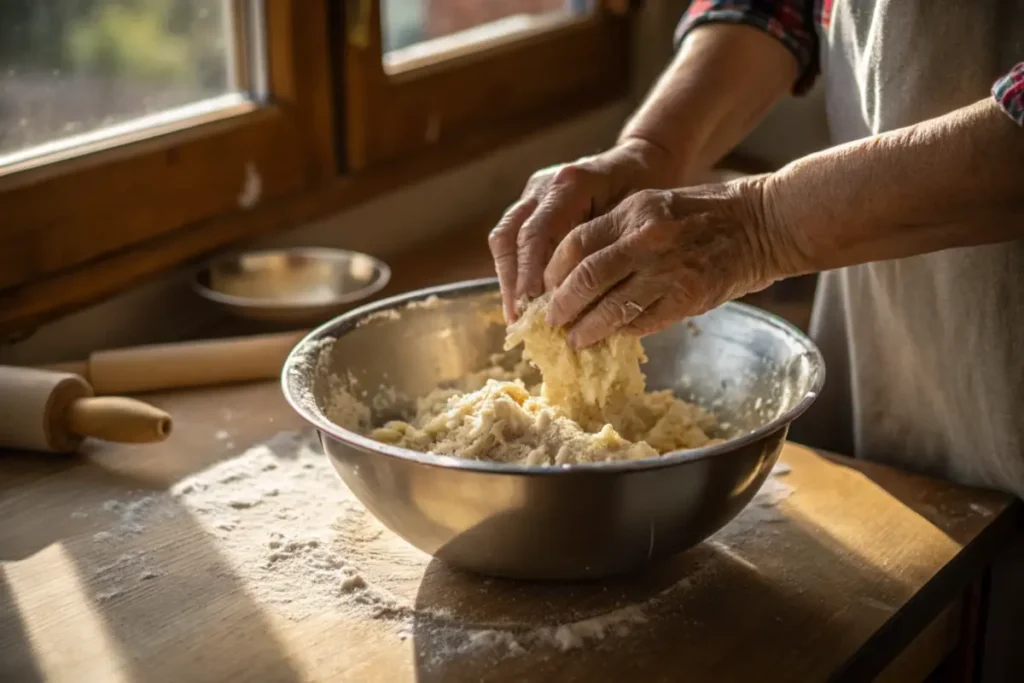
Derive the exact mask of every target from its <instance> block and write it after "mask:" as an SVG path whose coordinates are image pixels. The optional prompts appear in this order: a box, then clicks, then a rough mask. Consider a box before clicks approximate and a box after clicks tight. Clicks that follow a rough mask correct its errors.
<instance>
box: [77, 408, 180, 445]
mask: <svg viewBox="0 0 1024 683" xmlns="http://www.w3.org/2000/svg"><path fill="white" fill-rule="evenodd" d="M67 426H68V429H69V430H70V431H71V432H72V433H74V434H77V435H79V436H91V437H94V438H96V439H103V440H105V441H117V442H120V443H154V442H157V441H163V440H164V439H166V438H167V437H168V436H169V435H170V433H171V428H172V422H171V416H170V415H168V414H167V413H166V412H164V411H162V410H160V409H159V408H156V407H154V406H151V405H149V404H148V403H143V402H142V401H137V400H135V399H133V398H124V397H120V396H94V397H90V398H80V399H78V400H77V401H74V402H73V403H72V404H71V406H70V407H69V408H68V412H67Z"/></svg>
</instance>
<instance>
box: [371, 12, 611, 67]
mask: <svg viewBox="0 0 1024 683" xmlns="http://www.w3.org/2000/svg"><path fill="white" fill-rule="evenodd" d="M382 3H383V4H382V8H381V12H382V21H381V23H382V24H383V27H382V28H383V32H384V36H383V38H384V52H385V54H384V62H385V64H389V65H393V64H394V63H397V62H400V61H403V60H404V59H413V58H416V57H419V56H421V55H422V54H423V53H424V52H427V51H429V52H433V53H436V52H441V51H444V50H445V49H446V48H448V47H451V48H458V47H461V46H462V45H465V44H466V43H467V42H476V43H480V42H486V41H488V40H491V39H494V38H496V37H500V36H502V35H508V34H515V33H519V32H523V31H529V30H531V29H533V28H536V27H538V26H542V25H547V24H550V23H551V22H552V21H553V20H557V19H558V18H566V19H568V18H571V17H573V16H576V15H583V14H586V13H587V12H588V11H589V10H590V7H591V4H592V0H382ZM446 37H450V40H447V41H445V40H440V39H444V38H446ZM429 42H434V43H436V44H435V45H432V46H429V50H428V46H426V45H422V46H421V47H420V49H416V47H417V46H420V45H421V44H423V43H429Z"/></svg>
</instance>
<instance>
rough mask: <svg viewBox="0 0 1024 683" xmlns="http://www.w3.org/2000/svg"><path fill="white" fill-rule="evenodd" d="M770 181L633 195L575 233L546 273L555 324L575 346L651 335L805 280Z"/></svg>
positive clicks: (550, 317)
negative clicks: (788, 280)
mask: <svg viewBox="0 0 1024 683" xmlns="http://www.w3.org/2000/svg"><path fill="white" fill-rule="evenodd" d="M769 179H770V176H762V177H757V178H749V179H743V180H739V181H733V182H730V183H723V184H716V185H703V186H698V187H691V188H686V189H681V190H650V191H643V192H638V193H636V194H634V195H632V196H631V197H629V198H628V199H626V200H625V201H623V202H622V203H621V204H619V205H618V206H617V207H616V208H615V209H613V210H612V211H610V212H609V213H607V214H606V215H604V216H601V217H598V218H596V219H594V220H592V221H590V222H588V223H585V224H583V225H580V226H579V227H577V228H576V229H574V230H573V231H572V232H570V233H569V235H568V236H567V237H566V238H565V239H564V240H563V241H562V242H561V243H560V244H559V245H558V248H557V249H556V250H555V253H554V255H553V257H552V258H551V261H550V263H549V264H548V266H547V269H546V271H545V273H544V279H545V284H546V285H547V287H548V288H549V289H555V292H554V294H553V295H552V300H551V304H550V308H549V312H548V322H550V323H551V324H553V325H571V330H570V335H569V339H570V342H571V343H572V344H574V345H575V346H577V347H585V346H589V345H591V344H594V343H596V342H598V341H600V340H601V339H603V338H604V337H606V336H607V335H609V334H611V333H612V332H613V331H615V330H617V329H619V328H623V327H625V328H626V329H628V330H629V331H631V332H633V333H635V334H638V335H643V334H650V333H652V332H657V331H658V330H661V329H663V328H665V327H667V326H668V325H670V324H672V323H673V322H676V321H678V320H680V319H682V318H684V317H688V316H693V315H699V314H701V313H704V312H705V311H708V310H710V309H712V308H714V307H715V306H718V305H719V304H721V303H723V302H725V301H728V300H730V299H734V298H737V297H740V296H743V295H744V294H747V293H749V292H754V291H757V290H760V289H763V288H765V287H767V286H768V285H770V284H771V283H772V282H774V281H775V280H777V279H780V278H783V277H786V276H789V275H795V274H798V273H801V272H804V269H805V265H804V264H805V261H806V259H805V258H804V256H803V255H802V249H801V248H800V246H799V245H798V242H799V240H798V239H797V238H796V237H795V236H793V235H790V234H787V231H786V230H785V229H784V228H783V227H782V221H780V220H779V219H778V217H777V216H775V215H773V214H774V213H775V210H774V209H773V207H772V204H773V202H772V199H771V196H770V195H771V192H770V190H769V189H768V185H769Z"/></svg>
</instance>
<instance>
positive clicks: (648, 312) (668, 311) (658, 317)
mask: <svg viewBox="0 0 1024 683" xmlns="http://www.w3.org/2000/svg"><path fill="white" fill-rule="evenodd" d="M680 319H681V316H680V315H679V313H678V311H677V310H676V307H675V305H674V304H673V302H672V300H671V299H669V298H668V297H662V298H660V299H658V300H657V301H655V302H654V303H653V304H651V305H650V306H648V307H647V308H645V309H644V312H643V313H641V314H640V315H638V316H636V317H635V318H633V320H631V321H630V322H629V324H627V325H626V327H625V330H626V331H627V332H629V333H630V334H634V335H636V336H638V337H645V336H647V335H649V334H654V333H655V332H661V331H662V330H664V329H665V328H666V327H668V326H669V325H671V324H673V323H675V322H678V321H679V320H680Z"/></svg>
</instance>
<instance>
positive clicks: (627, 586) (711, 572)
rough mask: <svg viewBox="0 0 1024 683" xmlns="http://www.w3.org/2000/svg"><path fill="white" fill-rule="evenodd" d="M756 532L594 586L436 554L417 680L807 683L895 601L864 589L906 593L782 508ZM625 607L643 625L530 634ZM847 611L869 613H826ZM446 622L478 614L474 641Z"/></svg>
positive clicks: (876, 665) (420, 608) (418, 643)
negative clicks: (541, 580) (537, 578)
mask: <svg viewBox="0 0 1024 683" xmlns="http://www.w3.org/2000/svg"><path fill="white" fill-rule="evenodd" d="M782 527H787V528H785V529H783V528H782ZM752 533H754V534H762V535H767V540H766V538H765V537H763V536H762V537H761V538H760V539H759V540H758V544H757V546H758V548H760V549H761V550H758V551H757V552H756V553H755V552H748V551H751V548H752V547H753V545H754V544H752V543H751V542H750V539H749V538H748V539H747V540H746V541H743V540H739V539H736V540H735V542H732V541H722V540H718V538H719V537H715V538H713V539H712V540H711V541H709V542H705V543H702V544H701V545H699V546H697V547H695V548H692V549H691V550H689V551H687V552H685V553H683V554H681V555H678V556H676V557H675V558H672V559H670V560H667V561H665V562H663V563H661V564H660V565H658V566H655V567H653V568H652V569H651V570H649V571H647V572H646V573H643V574H640V575H636V576H631V577H624V578H619V579H615V580H610V581H598V582H592V583H575V584H530V583H522V582H514V581H503V580H499V579H487V578H483V577H479V576H475V575H470V574H465V573H462V572H458V571H455V570H452V569H450V568H448V567H447V566H446V565H444V564H443V563H442V562H440V561H438V560H434V561H433V562H431V564H430V565H429V566H428V568H427V571H426V572H425V574H424V577H423V580H422V582H421V584H420V589H419V592H418V595H417V600H416V608H417V609H416V613H417V615H418V616H417V617H416V621H415V625H414V632H413V638H414V645H415V653H416V666H417V673H418V677H419V680H421V681H424V682H431V683H432V682H433V681H445V682H448V681H509V680H642V681H661V680H665V681H670V680H671V681H674V680H679V679H680V676H681V675H682V672H685V674H686V678H687V679H692V680H722V681H726V680H761V679H762V678H763V677H764V675H765V672H767V671H771V672H772V676H773V680H779V681H782V680H792V681H799V682H800V683H808V682H812V681H817V680H825V679H826V678H828V677H829V676H830V675H831V674H832V673H833V672H836V671H841V670H842V669H843V668H844V667H845V666H846V664H847V662H846V660H847V659H848V658H850V657H853V656H854V655H855V654H856V655H857V656H858V657H859V656H861V654H862V653H859V652H858V647H859V646H860V645H861V644H862V642H863V640H864V639H866V638H867V637H868V636H869V635H870V633H871V632H872V631H873V630H874V629H875V628H877V627H878V625H879V624H881V623H884V622H885V621H886V620H887V619H888V618H889V617H890V616H891V614H892V613H893V612H894V611H895V610H894V609H893V608H890V607H888V606H887V605H885V604H880V603H879V601H872V600H870V599H869V598H870V596H876V595H879V594H881V595H891V596H892V599H893V602H894V604H895V603H896V602H898V600H899V598H900V597H903V598H905V597H906V595H905V592H906V589H905V586H904V585H903V584H902V583H901V582H899V581H898V580H897V579H895V578H894V577H892V576H889V575H887V574H886V573H885V572H883V571H881V570H879V569H877V568H875V567H872V566H871V565H869V564H867V563H865V562H861V561H858V560H857V558H856V557H855V556H851V555H849V554H847V553H844V552H842V551H837V550H836V548H837V545H836V544H834V543H829V542H828V541H829V539H828V538H826V537H825V536H823V534H822V533H821V532H820V531H819V530H817V529H815V528H814V527H813V526H812V525H809V524H808V522H807V520H804V519H797V518H789V517H787V518H785V519H783V520H781V521H778V522H773V523H771V524H768V525H766V527H765V528H764V529H757V530H754V531H753V532H752ZM765 547H768V548H770V549H772V551H773V552H767V553H766V552H765V551H764V550H763V548H765ZM775 551H777V552H775ZM795 568H799V571H800V575H794V571H795ZM836 575H839V576H843V577H845V585H844V588H845V589H846V590H845V595H836V594H835V592H834V589H835V586H836V585H837V584H836V581H835V580H834V577H835V576H836ZM861 596H864V599H859V598H860V597H861ZM630 605H639V606H640V610H641V611H642V612H643V613H644V615H645V617H646V623H633V621H634V620H632V619H630V618H625V619H623V618H615V617H613V618H611V619H610V622H611V623H610V626H609V628H608V629H607V632H606V633H605V634H604V637H603V638H589V639H583V642H582V644H581V645H580V646H579V647H572V648H569V649H567V650H565V651H563V650H562V649H560V647H559V645H558V637H557V636H555V637H554V638H552V636H551V633H550V632H544V631H538V629H543V628H545V627H550V626H557V625H559V624H572V623H576V624H579V622H580V621H581V620H585V619H588V618H591V617H596V616H598V615H602V614H607V613H609V612H611V611H613V610H618V609H621V608H623V607H628V606H630ZM849 610H852V611H853V612H854V613H856V614H863V615H866V618H864V619H860V620H859V621H856V622H855V625H854V626H852V627H851V625H850V623H851V620H852V618H851V619H836V618H834V617H836V615H837V613H842V612H844V611H849ZM432 614H442V615H450V616H449V617H448V619H438V618H435V617H432V616H430V615H432ZM446 621H448V622H450V623H462V624H467V623H468V624H471V625H473V629H472V630H473V632H475V636H474V637H475V638H476V641H475V643H474V642H473V639H472V637H467V636H468V635H471V634H467V633H466V632H462V633H459V632H458V629H452V628H445V622H446ZM486 629H495V630H498V631H502V632H508V633H509V635H508V636H507V637H506V636H501V637H500V638H499V639H498V642H496V643H495V642H494V641H495V637H494V636H493V635H489V634H486V633H483V634H481V633H480V632H481V631H485V630H486ZM620 629H621V630H622V632H621V633H617V632H616V631H617V630H620ZM573 631H575V632H577V633H584V632H585V631H586V627H585V625H584V628H582V629H581V628H575V629H570V633H571V632H573ZM501 638H515V640H516V642H517V643H518V644H520V645H521V646H522V647H523V648H524V649H525V650H526V651H525V653H521V654H514V653H511V652H510V651H509V648H508V640H507V639H506V640H501ZM577 645H579V643H577ZM897 651H898V650H897V649H893V648H879V649H878V651H877V652H875V653H872V654H871V655H870V656H871V658H873V659H872V661H867V662H866V664H865V666H867V667H868V668H870V669H877V670H881V668H882V667H884V665H885V664H886V663H887V662H888V661H889V659H891V657H892V656H894V655H895V654H896V652H897Z"/></svg>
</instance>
